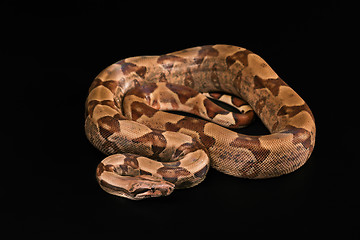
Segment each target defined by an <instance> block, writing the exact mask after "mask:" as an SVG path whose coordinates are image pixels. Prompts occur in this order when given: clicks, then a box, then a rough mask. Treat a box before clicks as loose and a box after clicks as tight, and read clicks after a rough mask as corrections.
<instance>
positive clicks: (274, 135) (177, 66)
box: [85, 45, 316, 199]
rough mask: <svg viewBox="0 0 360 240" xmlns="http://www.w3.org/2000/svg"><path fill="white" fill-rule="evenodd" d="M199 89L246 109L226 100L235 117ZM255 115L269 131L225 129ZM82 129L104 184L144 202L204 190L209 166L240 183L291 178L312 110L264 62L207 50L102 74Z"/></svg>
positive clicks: (310, 143)
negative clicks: (188, 190)
mask: <svg viewBox="0 0 360 240" xmlns="http://www.w3.org/2000/svg"><path fill="white" fill-rule="evenodd" d="M199 92H202V93H210V92H224V93H228V94H232V95H235V96H238V97H241V98H242V99H244V100H245V101H246V102H247V103H248V104H249V105H250V106H251V107H250V106H248V105H246V103H245V102H244V101H242V100H241V99H239V98H237V97H233V98H229V97H228V100H227V101H228V102H229V103H231V104H232V105H234V106H236V107H238V109H239V110H240V111H239V113H232V112H229V111H226V110H224V109H222V108H221V107H219V106H218V105H216V104H214V103H213V102H212V101H210V100H209V99H208V98H207V97H206V96H205V95H204V94H201V93H199ZM208 96H212V97H213V98H217V99H220V100H221V98H227V97H226V96H223V95H221V94H210V95H208ZM225 101H226V100H225ZM162 110H177V111H185V112H189V113H192V114H196V115H198V116H200V117H202V118H204V119H206V120H202V119H197V118H191V117H186V116H180V115H175V114H172V113H168V112H164V111H162ZM254 112H255V113H256V115H257V116H258V117H259V118H260V119H261V120H262V122H263V123H264V125H265V126H266V127H267V128H268V129H269V131H270V133H271V134H269V135H263V136H248V135H243V134H239V133H236V132H234V131H232V130H230V129H231V128H237V127H242V126H245V125H247V124H249V123H250V122H251V118H252V116H253V114H254ZM209 121H212V122H209ZM220 125H222V126H220ZM223 126H225V127H227V128H225V127H223ZM85 132H86V135H87V137H88V139H89V140H90V142H91V143H92V144H93V145H94V146H95V147H97V148H98V149H99V150H100V151H102V152H103V153H105V154H108V155H110V156H109V157H107V158H105V159H104V160H103V161H102V162H101V163H100V164H99V165H98V167H97V170H96V177H97V179H98V182H99V184H100V186H101V187H102V188H103V189H104V190H105V191H107V192H109V193H111V194H115V195H119V196H122V197H126V198H130V199H143V198H147V197H155V196H164V195H168V194H170V193H171V192H172V191H173V190H174V188H186V187H192V186H194V185H196V184H198V183H200V182H201V181H202V180H204V178H205V176H206V173H207V171H208V169H209V166H210V165H211V166H212V167H214V168H215V169H217V170H219V171H221V172H224V173H226V174H230V175H233V176H236V177H243V178H270V177H275V176H280V175H282V174H286V173H290V172H292V171H294V170H296V169H298V168H299V167H301V166H302V165H303V164H304V163H305V162H306V160H307V159H308V158H309V157H310V154H311V153H312V151H313V148H314V145H315V132H316V129H315V122H314V117H313V114H312V112H311V110H310V109H309V107H308V105H307V104H306V103H305V102H304V100H303V99H302V98H301V97H300V96H299V95H298V94H297V93H296V92H295V91H294V90H293V89H292V88H290V87H289V86H288V85H287V84H286V83H285V82H284V81H283V80H282V79H280V78H279V76H278V75H277V74H276V73H275V72H274V71H273V70H272V69H271V67H270V66H269V65H268V64H267V63H266V62H265V61H264V60H263V59H262V58H261V57H259V56H258V55H256V54H254V53H252V52H251V51H249V50H247V49H245V48H241V47H236V46H229V45H211V46H202V47H195V48H190V49H185V50H182V51H178V52H174V53H170V54H165V55H161V56H140V57H131V58H127V59H124V60H121V61H119V62H117V63H115V64H112V65H111V66H109V67H107V68H106V69H105V70H103V71H102V72H101V73H100V74H99V75H98V76H97V77H96V78H95V80H94V81H93V83H92V85H91V86H90V89H89V95H88V98H87V101H86V121H85Z"/></svg>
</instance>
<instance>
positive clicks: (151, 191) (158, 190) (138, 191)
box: [124, 177, 175, 200]
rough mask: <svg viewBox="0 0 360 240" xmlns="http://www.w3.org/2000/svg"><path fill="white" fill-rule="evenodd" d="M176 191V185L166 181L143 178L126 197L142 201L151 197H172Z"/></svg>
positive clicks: (133, 185) (131, 188)
mask: <svg viewBox="0 0 360 240" xmlns="http://www.w3.org/2000/svg"><path fill="white" fill-rule="evenodd" d="M174 189H175V185H174V184H173V183H170V182H168V181H165V180H160V179H154V178H152V177H151V178H149V177H147V178H142V179H141V180H138V181H136V182H135V183H134V184H132V185H131V187H130V188H129V190H128V195H127V196H124V197H127V198H130V199H133V200H140V199H144V198H150V197H162V196H167V195H170V194H171V193H172V192H173V191H174Z"/></svg>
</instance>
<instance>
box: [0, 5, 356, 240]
mask: <svg viewBox="0 0 360 240" xmlns="http://www.w3.org/2000/svg"><path fill="white" fill-rule="evenodd" d="M50 2H51V3H50ZM282 2H283V1H282ZM349 10H351V7H350V6H344V5H342V4H339V3H338V2H336V1H317V2H316V3H315V1H309V2H303V1H302V2H300V1H299V2H297V1H296V2H295V1H287V3H284V2H283V3H281V4H280V3H273V2H272V1H267V2H265V3H260V2H258V1H257V2H253V3H244V2H242V1H238V2H236V4H235V2H234V3H229V2H225V1H224V2H211V1H207V2H206V3H201V2H198V3H197V4H195V2H190V3H189V2H184V1H183V2H181V1H180V2H167V3H166V4H158V5H157V4H154V3H152V2H151V3H150V2H140V1H139V2H137V3H135V2H131V3H125V2H122V1H118V2H117V3H108V2H105V1H102V2H100V1H71V2H64V1H49V3H33V2H30V1H28V3H23V4H20V3H18V2H16V1H4V2H3V3H2V12H3V15H2V19H1V20H2V23H1V24H2V33H3V40H4V41H5V43H3V45H2V46H3V48H2V49H3V50H2V52H3V53H2V56H3V57H4V60H6V63H5V64H3V66H5V68H4V69H3V70H2V71H3V73H4V75H3V76H4V78H3V79H2V82H3V89H2V90H3V97H4V100H3V108H2V113H3V114H2V118H3V119H2V120H3V121H4V122H5V125H4V126H6V127H4V128H3V133H5V134H6V136H9V137H7V138H6V139H7V141H6V142H7V144H8V143H9V147H8V148H7V149H5V151H9V152H10V153H11V157H9V161H6V162H5V163H4V167H3V173H10V177H9V178H5V177H4V179H3V182H4V185H7V186H11V187H10V190H11V191H10V193H9V194H8V195H7V196H10V197H11V198H10V199H11V204H10V205H8V207H6V212H8V213H9V216H10V221H9V222H10V223H11V225H12V226H13V227H15V228H14V230H12V231H13V233H14V234H16V233H25V234H27V235H28V236H32V235H47V236H54V234H55V236H56V235H59V234H66V235H68V234H70V233H78V234H82V235H87V234H90V235H93V234H107V233H110V234H113V235H114V236H118V237H119V238H122V237H124V235H127V236H133V237H140V236H147V237H160V236H161V237H167V238H168V237H190V236H198V237H199V236H200V237H203V238H204V237H206V235H205V233H214V234H215V233H217V234H218V235H216V236H218V237H219V236H220V237H221V238H223V237H230V236H232V237H234V236H235V237H238V238H241V237H248V236H250V237H252V238H254V239H257V238H258V237H264V236H267V237H276V238H277V237H290V238H297V237H309V236H312V237H322V238H324V237H327V236H339V237H342V238H343V239H353V238H355V237H356V236H357V237H358V236H359V233H358V232H359V230H358V229H357V228H358V227H359V220H358V214H359V206H358V201H356V200H355V198H356V193H357V192H358V191H356V190H358V187H357V188H356V184H355V179H356V172H355V171H353V170H354V168H355V161H356V159H355V158H354V157H353V156H354V155H352V154H351V153H352V151H353V150H352V149H353V148H352V145H351V141H352V140H351V136H355V135H356V133H355V131H356V130H357V129H358V128H357V127H356V125H352V124H351V122H350V121H349V119H350V116H349V115H350V113H349V112H348V111H347V108H346V107H349V106H351V103H352V102H353V99H354V98H356V96H354V95H351V94H350V92H351V87H355V85H354V83H355V82H354V81H355V79H354V78H348V77H347V76H346V73H347V72H348V70H347V69H349V68H350V67H349V65H348V62H349V60H348V59H349V58H347V57H346V54H348V53H349V51H350V52H351V49H352V47H351V44H350V41H349V39H350V38H351V37H350V36H349V34H348V33H349V32H351V28H350V27H349V28H350V30H348V29H347V26H349V25H350V23H351V21H350V20H348V19H347V18H346V17H344V16H347V15H348V11H349ZM352 30H354V28H352ZM216 43H223V44H231V45H238V46H242V47H245V48H248V49H250V50H252V51H254V52H255V53H258V54H259V55H260V56H262V57H263V58H264V59H265V60H266V61H267V62H268V63H269V64H270V66H272V68H273V69H274V70H275V71H276V72H277V73H278V75H280V76H281V77H282V78H283V79H284V80H285V81H286V82H287V83H288V84H289V85H290V86H292V87H293V88H294V89H295V91H296V92H298V93H299V95H300V96H302V97H303V98H304V100H305V101H306V102H307V103H308V105H309V106H310V108H311V109H312V111H313V113H314V115H315V119H316V124H317V141H316V146H315V149H314V152H313V154H312V156H311V158H310V159H309V161H308V162H307V163H306V164H305V165H304V166H303V167H302V168H301V169H299V170H298V171H296V172H294V173H291V174H288V175H286V176H282V177H278V178H274V179H268V180H244V179H238V178H234V177H231V176H227V175H224V174H222V173H219V172H217V171H216V170H210V171H209V173H208V176H207V178H206V180H205V181H204V182H203V183H201V184H200V185H199V186H197V187H194V188H191V189H186V190H177V191H175V192H174V193H173V194H172V195H171V196H169V197H166V198H160V199H148V200H145V201H136V202H135V201H130V200H127V199H122V198H118V197H115V196H112V195H109V194H107V193H105V192H104V191H102V190H101V188H100V187H99V186H98V184H97V182H96V180H95V169H96V166H97V164H98V163H99V162H100V161H101V160H102V159H103V158H104V155H103V154H101V153H100V152H99V151H98V150H97V149H95V148H94V147H93V146H92V145H91V144H90V143H89V142H88V140H87V139H86V137H85V134H84V130H83V125H84V103H85V99H86V96H87V90H88V88H89V86H90V84H91V82H92V80H93V79H94V77H95V76H96V75H97V74H98V73H99V72H100V71H101V70H102V69H104V68H105V67H107V66H108V65H110V64H112V63H113V62H116V61H118V60H120V59H123V58H126V57H130V56H138V55H159V54H164V53H169V52H172V51H177V50H181V49H184V48H188V47H194V46H199V45H206V44H216ZM349 46H350V48H349ZM349 49H350V50H349ZM344 60H345V61H344ZM345 82H348V83H350V91H347V92H348V93H347V92H344V91H345V89H346V90H348V88H349V86H347V87H346V88H343V87H342V86H343V85H344V84H345ZM7 94H8V95H7ZM5 96H7V97H5ZM351 110H353V108H351V109H350V110H349V111H351ZM257 127H259V128H257ZM257 129H260V130H257ZM245 131H247V132H251V133H252V134H262V133H263V132H262V131H263V128H262V125H261V124H260V123H259V122H256V123H255V126H252V127H250V128H249V129H248V130H245ZM353 152H355V151H353ZM48 234H49V235H48ZM314 239H315V238H314Z"/></svg>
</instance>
